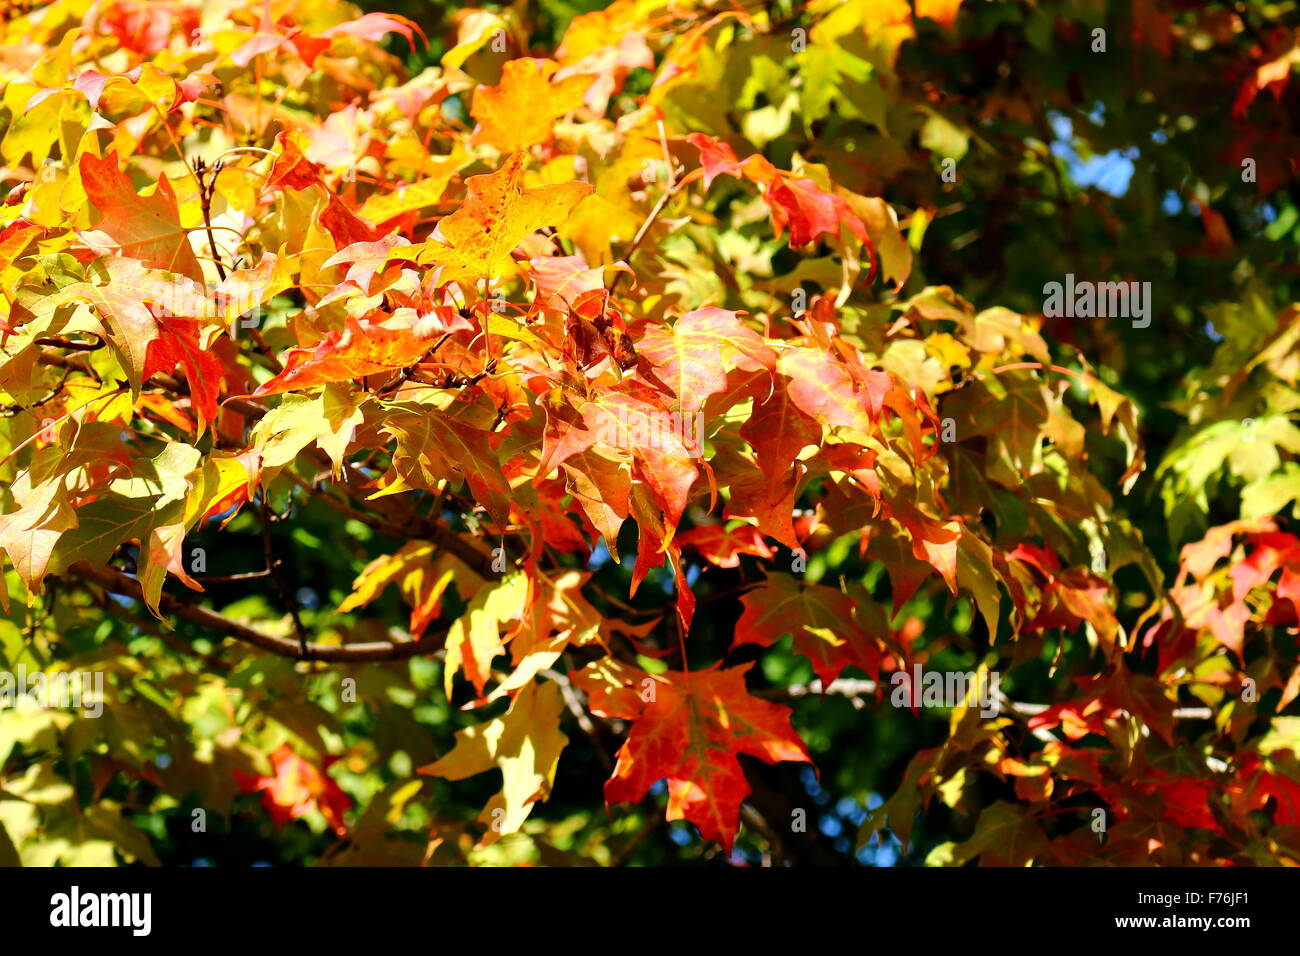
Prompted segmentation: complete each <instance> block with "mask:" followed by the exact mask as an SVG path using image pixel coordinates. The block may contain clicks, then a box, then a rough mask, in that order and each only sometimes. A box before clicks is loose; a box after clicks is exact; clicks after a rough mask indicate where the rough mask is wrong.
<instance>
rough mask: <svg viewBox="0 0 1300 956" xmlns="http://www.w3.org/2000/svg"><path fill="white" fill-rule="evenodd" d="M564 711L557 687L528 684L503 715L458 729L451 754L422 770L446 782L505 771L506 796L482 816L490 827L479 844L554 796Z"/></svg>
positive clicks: (509, 829) (513, 829) (494, 800)
mask: <svg viewBox="0 0 1300 956" xmlns="http://www.w3.org/2000/svg"><path fill="white" fill-rule="evenodd" d="M563 711H564V700H563V698H562V697H561V696H560V690H559V688H558V687H556V686H555V685H554V684H551V683H547V684H538V683H536V682H533V683H529V684H526V685H524V686H523V687H522V688H521V689H520V690H519V693H517V694H516V695H515V697H514V700H512V701H511V702H510V709H509V710H507V711H506V712H505V713H504V714H503V715H501V716H500V717H498V718H496V719H495V720H490V721H488V722H487V723H485V724H479V725H477V726H475V727H468V728H466V729H465V730H459V731H457V732H456V746H455V747H453V748H452V750H451V752H450V753H448V754H447V755H446V756H444V757H442V758H441V759H440V760H438V761H436V762H434V763H431V764H429V765H428V766H424V767H420V768H419V770H418V771H417V772H418V773H422V774H427V775H429V776H433V777H443V778H445V779H447V780H464V779H465V778H466V777H471V776H474V775H475V774H480V773H485V772H486V771H488V770H492V769H498V770H500V771H501V779H502V787H501V792H500V793H498V794H497V795H496V796H494V797H492V799H491V800H489V801H488V803H487V806H485V807H484V808H483V812H482V813H481V814H480V815H479V819H480V820H481V821H482V822H483V823H484V824H486V825H487V831H486V832H485V833H484V835H483V839H482V840H481V841H480V843H479V845H480V846H486V845H488V844H490V843H492V842H494V841H495V840H498V839H500V838H501V837H502V836H505V835H506V834H508V833H514V832H516V831H517V830H518V829H519V828H520V827H521V826H522V825H523V823H524V820H526V819H527V818H528V814H529V812H530V811H531V810H532V805H533V804H534V803H536V802H537V801H538V800H545V799H546V798H547V797H548V796H549V795H550V792H551V785H552V783H553V782H554V780H555V767H556V764H557V763H558V761H559V759H560V752H561V751H562V750H564V748H565V746H566V745H567V744H568V742H569V740H568V738H567V737H565V736H564V734H563V733H562V732H561V731H560V714H561V713H562V712H563Z"/></svg>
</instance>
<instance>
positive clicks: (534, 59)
mask: <svg viewBox="0 0 1300 956" xmlns="http://www.w3.org/2000/svg"><path fill="white" fill-rule="evenodd" d="M1283 6H1286V5H1283ZM1292 6H1293V5H1292ZM396 7H397V10H396V11H395V10H394V9H393V7H392V6H389V7H387V8H385V9H381V10H373V11H372V12H369V13H362V12H361V11H360V10H358V9H356V8H354V7H351V6H350V5H348V4H346V3H336V4H317V3H309V2H307V0H217V2H204V3H202V4H200V3H197V2H193V3H192V2H188V0H155V2H149V3H146V2H143V0H99V2H91V0H54V2H51V3H44V4H17V5H12V4H11V5H10V7H9V8H7V11H6V14H5V21H4V23H3V26H0V30H2V31H3V49H4V58H3V61H2V62H0V84H2V88H3V104H2V109H0V125H2V127H3V131H4V132H3V139H0V159H2V160H3V163H4V167H3V170H0V175H3V176H4V177H5V178H6V179H7V181H8V185H9V187H10V188H9V191H8V199H7V201H6V203H5V205H4V206H3V207H0V277H2V279H3V281H2V282H0V303H2V311H0V336H2V339H0V392H2V393H3V394H0V400H2V404H3V413H4V414H3V417H0V454H2V455H3V463H2V464H0V482H3V491H2V492H0V554H3V555H4V557H5V559H6V560H7V563H6V565H5V567H6V576H5V581H6V588H5V589H0V598H3V599H4V602H5V609H6V619H5V620H4V621H3V623H0V665H3V666H4V668H5V673H6V674H7V675H8V676H9V677H10V678H11V680H10V683H11V685H12V684H13V679H12V678H13V675H14V674H15V673H18V672H20V671H21V672H24V673H31V674H35V673H42V674H45V675H47V677H51V678H52V677H53V676H55V675H60V674H65V675H66V674H80V675H87V676H88V675H96V674H97V675H101V676H102V680H103V686H102V712H101V713H94V712H93V711H92V710H89V709H87V708H86V707H84V706H83V707H80V708H78V707H71V708H69V707H62V708H60V707H48V708H32V707H12V708H6V709H4V710H2V711H0V861H5V862H18V861H21V862H22V863H24V864H27V865H32V864H36V865H40V864H47V865H48V864H54V863H65V864H101V863H102V864H109V863H123V862H145V863H157V862H168V863H176V862H191V861H192V860H195V859H207V860H216V861H220V862H241V861H251V860H266V859H271V860H275V861H277V862H285V863H300V862H315V863H331V864H346V863H377V862H396V863H421V862H424V863H432V864H439V865H443V864H455V863H464V862H470V863H503V862H504V863H520V862H541V863H546V864H574V865H576V864H598V865H613V864H624V863H667V862H687V861H703V860H712V859H719V860H726V859H730V860H732V861H735V862H740V861H749V862H760V861H775V862H778V863H814V864H828V863H841V862H850V861H852V860H854V859H857V860H859V861H862V862H876V863H889V862H893V861H907V862H927V863H930V864H940V865H964V864H966V863H969V862H972V861H976V862H978V863H980V864H982V865H1025V864H1030V863H1032V864H1040V865H1041V864H1062V863H1064V864H1081V863H1109V864H1139V863H1142V864H1145V863H1151V862H1154V863H1157V864H1168V865H1202V864H1204V865H1210V864H1215V865H1218V864H1277V863H1295V862H1300V829H1298V827H1300V764H1297V762H1296V756H1295V753H1296V751H1297V749H1300V717H1297V716H1294V713H1295V701H1296V698H1297V697H1300V667H1297V653H1298V649H1297V646H1296V631H1295V628H1296V625H1297V608H1298V607H1300V538H1297V537H1296V536H1295V535H1294V534H1293V533H1292V531H1291V530H1289V529H1290V528H1291V522H1292V520H1293V519H1294V518H1296V517H1297V513H1296V510H1295V509H1296V508H1297V507H1298V506H1297V504H1296V502H1297V500H1300V463H1298V461H1297V454H1298V453H1300V429H1297V426H1296V424H1295V417H1296V413H1297V409H1300V391H1298V390H1297V376H1298V375H1300V361H1298V357H1300V351H1298V349H1300V344H1298V343H1300V322H1298V321H1297V318H1298V317H1300V311H1298V309H1300V306H1296V305H1294V304H1292V303H1293V302H1294V301H1295V300H1296V298H1297V295H1296V293H1297V291H1300V290H1296V289H1294V288H1293V286H1294V284H1295V283H1296V281H1297V280H1296V272H1295V265H1294V263H1295V250H1296V245H1297V242H1298V241H1300V202H1298V201H1297V199H1298V197H1297V170H1296V167H1295V162H1294V156H1295V155H1296V153H1297V150H1296V147H1297V145H1298V143H1297V128H1296V117H1297V116H1300V110H1297V105H1298V104H1297V98H1298V97H1300V92H1298V89H1297V84H1294V83H1291V82H1290V74H1291V71H1292V69H1293V66H1294V64H1295V63H1297V62H1300V34H1297V32H1296V30H1295V29H1294V28H1293V27H1291V26H1287V25H1285V24H1284V22H1283V19H1282V17H1281V14H1279V13H1278V11H1277V9H1276V7H1277V5H1264V4H1254V3H1250V4H1231V5H1229V4H1220V3H1208V4H1196V5H1187V4H1180V3H1174V2H1167V0H1140V2H1133V3H1122V4H1121V3H1107V2H1105V0H1091V2H1078V3H1064V4H1044V5H1039V4H1030V3H1015V2H1005V3H1003V2H998V3H973V2H969V3H965V4H963V3H961V2H960V0H942V2H936V0H916V2H915V3H906V2H902V0H848V2H840V0H810V2H808V3H806V4H797V5H796V4H791V3H788V2H782V0H778V2H775V3H765V4H739V3H735V4H727V3H713V2H697V0H687V2H673V3H671V4H670V3H665V2H662V0H615V2H614V3H612V4H610V5H608V6H605V7H600V8H597V9H590V10H588V9H584V10H578V9H574V8H572V7H570V6H567V5H564V4H542V5H541V6H540V7H537V6H534V5H530V4H527V3H520V4H516V5H514V6H512V7H510V8H502V9H495V8H492V9H488V8H484V9H474V10H457V11H435V12H434V13H433V14H430V12H429V11H428V10H427V9H426V8H425V7H424V5H410V7H411V8H410V9H405V8H403V7H402V6H401V4H397V5H396ZM1292 12H1294V11H1292ZM404 14H405V15H404ZM407 15H409V16H411V17H417V18H419V20H418V22H417V20H416V19H408V17H407ZM1099 166H1100V167H1102V169H1103V174H1101V175H1099V174H1098V172H1097V170H1098V167H1099ZM1107 168H1108V169H1109V175H1107V174H1105V170H1106V169H1107ZM1076 280H1077V281H1078V282H1079V283H1081V284H1082V285H1080V286H1079V288H1082V287H1083V286H1087V285H1088V283H1114V284H1115V285H1112V286H1110V287H1109V289H1110V292H1109V294H1110V298H1109V300H1108V302H1107V300H1106V296H1107V291H1106V289H1107V287H1105V286H1102V287H1100V291H1099V292H1098V295H1097V297H1096V299H1095V300H1092V303H1091V308H1089V307H1088V306H1085V305H1084V304H1083V300H1081V299H1080V300H1075V299H1074V298H1073V297H1072V296H1070V293H1068V292H1067V297H1068V298H1069V299H1070V302H1069V304H1070V306H1071V307H1072V308H1074V311H1073V312H1071V313H1069V315H1068V317H1067V316H1062V315H1060V314H1059V313H1060V310H1059V309H1056V308H1055V307H1053V306H1051V305H1050V303H1049V296H1050V293H1049V291H1048V290H1049V288H1050V287H1051V283H1061V284H1062V285H1063V287H1064V288H1066V289H1069V290H1073V289H1074V288H1076ZM1129 283H1135V284H1134V285H1131V286H1130V285H1129ZM1121 284H1122V285H1121ZM1088 288H1089V295H1091V289H1092V287H1091V286H1089V287H1088ZM1142 288H1145V289H1147V290H1150V292H1149V294H1148V295H1147V296H1146V299H1145V301H1146V306H1145V307H1144V308H1143V307H1140V306H1139V305H1138V301H1139V300H1138V299H1136V298H1133V299H1131V300H1130V298H1129V293H1130V292H1131V293H1132V295H1133V296H1137V295H1138V294H1139V292H1138V290H1139V289H1142ZM1121 289H1122V290H1123V292H1124V295H1125V298H1124V300H1123V301H1124V302H1126V303H1129V304H1131V305H1132V306H1133V312H1134V314H1133V315H1132V316H1130V315H1129V314H1128V312H1127V311H1126V312H1125V313H1124V315H1123V316H1118V315H1116V314H1115V313H1114V307H1115V304H1116V302H1118V301H1119V299H1118V296H1119V293H1120V290H1121ZM1107 305H1109V307H1110V310H1111V311H1110V312H1109V313H1108V312H1107V311H1106V307H1107ZM1130 319H1131V321H1130ZM1288 512H1289V513H1288ZM925 675H928V676H930V677H933V676H935V675H938V676H939V678H940V680H941V683H943V687H942V690H943V691H944V693H942V694H941V693H938V692H937V691H936V693H935V695H934V696H933V697H931V696H930V690H932V689H934V688H933V687H932V685H931V684H930V683H929V682H928V681H927V680H926V679H925ZM954 675H956V676H960V677H963V678H964V682H962V681H957V682H956V683H954V681H953V677H954ZM51 686H53V682H52V681H51ZM954 687H956V688H957V691H956V696H955V697H954V690H953V688H954ZM909 688H910V689H911V690H912V691H914V693H911V694H909V693H903V694H901V703H902V704H903V706H900V690H901V691H908V690H909ZM3 690H4V686H3V685H0V691H3ZM665 821H667V824H665Z"/></svg>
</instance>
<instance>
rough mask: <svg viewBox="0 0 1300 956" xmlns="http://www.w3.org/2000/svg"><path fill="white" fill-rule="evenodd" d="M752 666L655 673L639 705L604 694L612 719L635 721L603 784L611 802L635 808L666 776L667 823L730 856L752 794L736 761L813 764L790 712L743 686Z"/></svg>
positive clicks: (607, 798)
mask: <svg viewBox="0 0 1300 956" xmlns="http://www.w3.org/2000/svg"><path fill="white" fill-rule="evenodd" d="M752 666H753V665H752V664H745V665H742V666H740V667H732V668H727V669H725V670H708V671H695V672H691V673H683V672H679V671H667V672H666V673H664V674H660V675H656V676H655V678H654V682H655V683H654V687H653V697H652V698H651V699H650V700H649V701H648V702H646V703H644V705H643V707H640V708H637V707H636V706H635V705H634V704H630V702H629V701H628V699H627V698H623V697H618V696H615V695H608V696H606V698H605V699H604V705H605V707H606V708H607V712H609V713H610V714H611V716H616V717H622V718H624V719H626V720H632V721H635V723H634V724H633V725H632V731H631V733H629V734H628V738H627V740H626V741H625V742H624V743H623V746H622V748H620V750H619V752H618V763H617V765H616V766H615V768H614V775H613V776H612V777H610V779H609V780H608V781H607V782H606V783H605V799H606V800H607V801H608V802H609V803H611V804H613V803H635V802H637V801H638V800H640V799H641V798H642V797H644V796H645V795H646V793H648V792H649V790H650V787H651V786H652V785H653V784H654V783H655V781H657V780H659V779H663V778H666V779H667V781H668V813H667V817H668V819H669V820H687V821H689V822H691V823H694V824H695V825H696V826H697V827H699V830H700V835H701V836H703V837H704V838H705V839H706V840H716V841H717V842H719V843H721V844H722V845H723V847H725V848H726V849H727V850H728V851H730V849H731V846H732V843H733V842H734V841H735V836H736V831H737V830H738V829H739V827H740V803H741V801H742V800H744V799H745V796H746V795H747V794H748V793H749V784H748V783H747V782H746V780H745V775H744V772H743V771H742V770H741V766H740V763H739V761H738V760H737V759H736V758H737V756H738V755H739V754H748V755H750V756H752V757H758V758H759V759H760V760H763V761H766V762H767V763H777V762H779V761H783V760H790V761H802V762H805V763H812V759H811V758H810V757H809V756H808V751H807V750H806V749H805V748H804V745H803V742H802V741H800V740H799V738H798V736H796V735H795V733H794V731H793V730H792V729H791V728H790V716H789V715H790V711H789V710H788V709H787V708H785V707H780V706H778V705H776V704H772V703H768V702H767V701H765V700H761V699H760V698H757V697H754V696H752V695H751V694H750V693H749V691H748V690H747V689H746V688H745V674H746V672H747V671H748V670H749V669H750V667H752Z"/></svg>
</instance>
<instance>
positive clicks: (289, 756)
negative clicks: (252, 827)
mask: <svg viewBox="0 0 1300 956" xmlns="http://www.w3.org/2000/svg"><path fill="white" fill-rule="evenodd" d="M270 759H271V774H270V776H265V777H264V776H260V775H258V774H255V773H248V772H247V771H244V770H241V769H239V768H238V767H236V768H235V779H236V780H237V781H238V782H239V786H240V788H241V789H242V790H243V791H244V793H257V792H259V791H260V792H261V794H262V805H263V806H264V807H266V809H267V811H268V812H269V813H270V814H271V819H272V820H273V821H275V825H276V826H280V825H282V824H285V823H288V822H289V821H290V820H296V819H298V818H299V817H302V816H305V815H306V814H308V813H309V812H311V810H312V809H313V808H314V809H317V810H319V811H320V812H321V815H322V816H324V817H325V820H326V822H327V823H329V826H330V829H331V830H333V831H334V832H335V833H336V834H337V835H338V836H341V837H342V836H346V835H347V832H348V828H347V824H346V823H345V822H344V820H343V814H344V813H346V812H347V810H348V809H349V808H350V807H351V806H352V800H351V799H350V798H349V797H348V795H347V794H346V793H344V792H343V789H342V788H341V787H340V786H339V785H338V784H337V783H335V782H334V779H333V778H332V777H330V776H328V775H327V774H326V773H325V772H324V769H322V768H318V767H316V766H315V765H313V764H311V763H308V762H307V761H306V760H304V759H303V758H301V757H299V756H298V755H297V754H296V753H294V752H293V748H291V747H290V746H289V745H288V744H281V745H280V748H279V749H278V750H276V751H275V753H273V754H271V757H270ZM332 762H333V759H330V760H327V761H326V763H325V768H328V767H329V764H330V763H332Z"/></svg>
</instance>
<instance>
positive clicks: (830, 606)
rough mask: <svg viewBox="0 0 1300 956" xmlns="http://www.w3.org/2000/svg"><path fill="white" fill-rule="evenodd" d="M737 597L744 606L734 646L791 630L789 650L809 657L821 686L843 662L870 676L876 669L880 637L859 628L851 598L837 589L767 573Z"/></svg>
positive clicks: (777, 636) (767, 639)
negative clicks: (791, 642) (739, 597)
mask: <svg viewBox="0 0 1300 956" xmlns="http://www.w3.org/2000/svg"><path fill="white" fill-rule="evenodd" d="M740 600H741V604H742V605H743V606H744V608H745V611H744V613H743V614H742V615H741V616H740V620H739V621H737V622H736V636H735V639H734V645H739V644H759V645H762V646H764V647H770V646H771V645H772V644H774V643H776V641H778V640H780V639H781V638H782V637H784V636H785V635H786V634H790V635H793V637H794V649H795V651H796V652H797V653H799V654H802V655H804V656H805V657H807V658H808V659H809V660H810V661H812V665H813V670H814V671H815V672H816V674H817V676H818V677H819V678H821V682H822V686H826V685H828V684H830V682H831V681H833V680H835V678H836V677H838V676H839V675H840V671H842V670H843V669H844V668H845V667H847V666H849V665H852V666H854V667H858V668H860V669H861V670H862V671H863V672H865V673H866V674H867V675H868V676H869V677H873V678H874V677H875V676H876V675H877V673H878V672H879V670H880V658H881V650H880V643H879V637H880V636H879V635H876V636H874V637H873V636H871V635H868V634H867V633H866V631H864V630H863V629H862V626H861V625H860V624H858V622H857V620H856V619H855V614H854V607H855V604H856V602H855V600H854V599H853V598H852V597H850V596H849V595H848V594H845V593H843V592H842V591H840V589H839V588H832V587H827V586H825V585H822V584H806V583H804V582H802V581H800V580H799V579H798V578H795V577H793V576H792V575H789V574H782V573H779V572H768V575H767V577H766V579H765V580H764V582H763V584H761V585H760V586H759V587H757V588H754V589H752V590H749V591H746V592H745V595H744V596H743V597H742V598H741V599H740Z"/></svg>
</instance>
